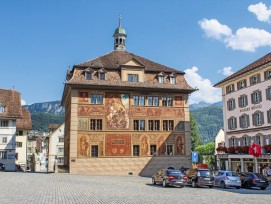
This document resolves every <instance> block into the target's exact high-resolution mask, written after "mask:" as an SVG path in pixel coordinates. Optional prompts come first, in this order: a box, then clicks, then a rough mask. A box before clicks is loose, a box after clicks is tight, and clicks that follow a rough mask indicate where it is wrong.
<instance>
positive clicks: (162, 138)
mask: <svg viewBox="0 0 271 204" xmlns="http://www.w3.org/2000/svg"><path fill="white" fill-rule="evenodd" d="M165 140H166V137H165V136H160V137H159V139H158V142H157V146H158V154H159V155H165V154H166V144H165Z"/></svg>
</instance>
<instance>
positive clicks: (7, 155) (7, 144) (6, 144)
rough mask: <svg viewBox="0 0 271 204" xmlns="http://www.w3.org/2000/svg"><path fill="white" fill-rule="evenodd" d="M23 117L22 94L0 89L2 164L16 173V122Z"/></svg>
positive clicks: (0, 160) (0, 153) (0, 150)
mask: <svg viewBox="0 0 271 204" xmlns="http://www.w3.org/2000/svg"><path fill="white" fill-rule="evenodd" d="M22 117H23V114H22V107H21V96H20V93H18V92H17V91H14V90H5V89H0V163H3V164H4V165H5V169H6V171H15V170H16V167H15V159H16V152H15V149H16V120H17V119H21V118H22Z"/></svg>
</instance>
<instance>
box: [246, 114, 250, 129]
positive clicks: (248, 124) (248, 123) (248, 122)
mask: <svg viewBox="0 0 271 204" xmlns="http://www.w3.org/2000/svg"><path fill="white" fill-rule="evenodd" d="M246 117H247V127H249V126H250V121H249V115H246Z"/></svg>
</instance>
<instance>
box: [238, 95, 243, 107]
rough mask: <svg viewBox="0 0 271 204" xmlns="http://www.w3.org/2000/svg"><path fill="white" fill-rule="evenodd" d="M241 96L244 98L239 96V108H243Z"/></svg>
mask: <svg viewBox="0 0 271 204" xmlns="http://www.w3.org/2000/svg"><path fill="white" fill-rule="evenodd" d="M241 98H242V97H239V98H238V106H239V108H242V104H241Z"/></svg>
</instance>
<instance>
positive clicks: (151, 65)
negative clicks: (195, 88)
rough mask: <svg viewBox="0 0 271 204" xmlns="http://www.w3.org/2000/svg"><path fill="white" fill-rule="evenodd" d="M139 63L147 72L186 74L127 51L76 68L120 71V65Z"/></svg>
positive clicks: (113, 53)
mask: <svg viewBox="0 0 271 204" xmlns="http://www.w3.org/2000/svg"><path fill="white" fill-rule="evenodd" d="M133 59H134V60H135V61H138V62H139V63H140V64H142V65H143V66H144V67H145V71H157V72H161V71H163V72H175V73H179V74H184V72H182V71H178V70H175V69H172V68H170V67H167V66H164V65H161V64H159V63H156V62H153V61H151V60H148V59H146V58H143V57H140V56H138V55H135V54H133V53H130V52H127V51H117V50H114V51H112V52H109V53H108V54H106V55H102V56H100V57H97V58H95V59H92V60H89V61H87V62H83V63H81V64H77V65H74V66H75V67H91V68H105V69H119V68H120V65H122V64H125V63H127V62H129V61H130V60H133Z"/></svg>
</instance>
